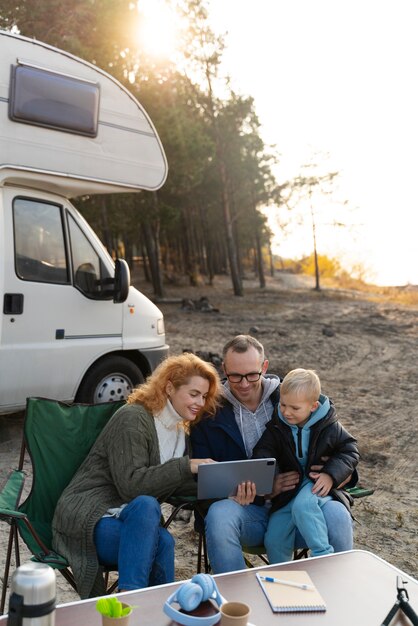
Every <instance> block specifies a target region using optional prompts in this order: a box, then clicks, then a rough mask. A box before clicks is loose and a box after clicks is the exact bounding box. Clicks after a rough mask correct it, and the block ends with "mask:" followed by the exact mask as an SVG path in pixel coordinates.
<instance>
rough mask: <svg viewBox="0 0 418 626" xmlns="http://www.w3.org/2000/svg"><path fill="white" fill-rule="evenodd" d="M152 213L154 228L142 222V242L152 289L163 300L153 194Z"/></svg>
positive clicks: (157, 226) (156, 213) (156, 203)
mask: <svg viewBox="0 0 418 626" xmlns="http://www.w3.org/2000/svg"><path fill="white" fill-rule="evenodd" d="M152 197H153V204H154V213H155V215H156V218H155V219H153V220H152V223H153V224H154V228H152V226H151V223H150V222H149V221H148V220H144V221H143V222H142V232H143V233H144V241H145V246H146V249H147V254H148V260H149V267H150V272H151V280H152V287H153V289H154V294H155V295H156V296H157V298H164V295H165V294H164V287H163V281H162V275H161V264H160V240H159V219H158V214H159V210H158V198H157V194H156V193H153V194H152Z"/></svg>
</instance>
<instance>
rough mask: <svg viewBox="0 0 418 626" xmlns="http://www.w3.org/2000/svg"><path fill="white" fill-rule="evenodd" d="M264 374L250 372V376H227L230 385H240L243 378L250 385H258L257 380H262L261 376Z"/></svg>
mask: <svg viewBox="0 0 418 626" xmlns="http://www.w3.org/2000/svg"><path fill="white" fill-rule="evenodd" d="M262 373H263V372H249V373H248V374H226V372H225V374H226V377H227V379H228V380H229V382H230V383H240V382H241V381H242V379H243V378H245V380H246V381H247V382H248V383H256V382H257V380H260V376H261V374H262Z"/></svg>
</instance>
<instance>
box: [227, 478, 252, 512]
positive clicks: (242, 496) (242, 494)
mask: <svg viewBox="0 0 418 626" xmlns="http://www.w3.org/2000/svg"><path fill="white" fill-rule="evenodd" d="M256 495H257V489H256V486H255V483H252V482H251V481H250V480H248V481H247V482H246V483H240V484H239V485H238V487H237V494H236V495H235V496H230V498H231V500H235V502H238V504H242V506H247V505H248V504H251V503H252V502H254V498H255V496H256Z"/></svg>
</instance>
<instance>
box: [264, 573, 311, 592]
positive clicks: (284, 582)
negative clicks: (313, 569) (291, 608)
mask: <svg viewBox="0 0 418 626" xmlns="http://www.w3.org/2000/svg"><path fill="white" fill-rule="evenodd" d="M260 579H261V580H265V581H266V582H267V583H279V584H280V585H288V586H289V587H297V588H298V589H306V590H309V591H313V590H314V589H315V587H313V586H312V585H306V584H305V583H294V582H292V581H291V580H282V579H281V578H272V577H271V576H260Z"/></svg>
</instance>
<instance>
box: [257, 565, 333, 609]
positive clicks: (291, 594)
mask: <svg viewBox="0 0 418 626" xmlns="http://www.w3.org/2000/svg"><path fill="white" fill-rule="evenodd" d="M264 576H266V577H268V578H275V579H276V580H281V581H283V582H282V583H280V582H268V581H266V580H263V577H264ZM256 577H257V580H258V582H259V583H260V586H261V589H262V590H263V591H264V594H265V596H266V598H267V600H268V602H269V604H270V606H271V609H272V611H273V612H274V613H304V612H309V611H312V612H314V611H326V610H327V607H326V604H325V602H324V600H323V598H322V596H321V594H320V593H319V591H318V590H317V588H316V587H315V585H314V584H313V582H312V579H311V577H310V576H309V574H308V572H305V571H300V570H280V571H279V570H277V571H272V570H266V571H264V572H260V573H257V574H256ZM286 582H287V583H288V584H285V583H286ZM292 583H293V584H292ZM294 585H300V587H298V586H294ZM302 585H307V586H308V589H304V588H303V587H302ZM309 587H310V588H309Z"/></svg>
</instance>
